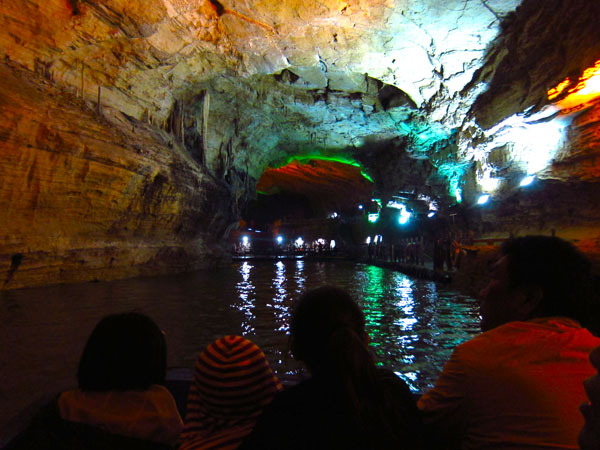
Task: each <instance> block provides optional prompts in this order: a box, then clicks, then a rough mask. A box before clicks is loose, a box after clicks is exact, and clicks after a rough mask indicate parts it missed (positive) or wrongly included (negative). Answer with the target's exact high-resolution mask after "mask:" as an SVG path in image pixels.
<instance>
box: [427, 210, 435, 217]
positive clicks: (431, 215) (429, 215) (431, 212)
mask: <svg viewBox="0 0 600 450" xmlns="http://www.w3.org/2000/svg"><path fill="white" fill-rule="evenodd" d="M433 216H435V212H434V211H429V214H427V217H430V218H431V217H433Z"/></svg>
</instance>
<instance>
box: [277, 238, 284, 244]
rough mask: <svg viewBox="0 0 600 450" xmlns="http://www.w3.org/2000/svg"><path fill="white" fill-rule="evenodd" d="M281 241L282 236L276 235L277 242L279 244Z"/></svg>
mask: <svg viewBox="0 0 600 450" xmlns="http://www.w3.org/2000/svg"><path fill="white" fill-rule="evenodd" d="M282 242H283V236H277V243H278V244H281V243H282Z"/></svg>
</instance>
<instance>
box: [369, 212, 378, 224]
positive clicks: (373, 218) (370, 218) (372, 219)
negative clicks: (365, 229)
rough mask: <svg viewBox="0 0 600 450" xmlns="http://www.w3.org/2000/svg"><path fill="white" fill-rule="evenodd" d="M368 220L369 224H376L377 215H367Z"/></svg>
mask: <svg viewBox="0 0 600 450" xmlns="http://www.w3.org/2000/svg"><path fill="white" fill-rule="evenodd" d="M368 219H369V222H371V223H375V222H377V221H378V220H379V213H372V214H369V217H368Z"/></svg>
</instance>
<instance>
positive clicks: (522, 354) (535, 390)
mask: <svg viewBox="0 0 600 450" xmlns="http://www.w3.org/2000/svg"><path fill="white" fill-rule="evenodd" d="M492 269H493V270H492V276H491V280H490V282H489V284H488V285H487V287H486V288H484V289H483V290H482V292H481V294H480V297H481V298H480V299H479V303H480V309H481V329H482V331H483V333H482V334H480V335H479V336H477V337H475V338H473V339H471V340H470V341H468V342H466V343H464V344H462V345H459V346H458V347H457V348H456V349H455V350H454V353H453V354H452V356H451V358H450V360H449V361H448V362H447V363H446V365H445V366H444V369H443V371H442V373H441V375H440V377H439V379H438V380H437V382H436V384H435V386H434V388H433V389H431V390H429V391H428V392H426V393H425V394H424V395H423V396H422V397H421V398H420V399H419V401H418V407H419V409H420V410H421V411H422V414H423V418H424V419H423V420H424V422H425V426H426V433H427V434H426V435H427V436H428V437H429V438H433V437H435V438H436V440H433V439H432V442H431V443H430V444H431V446H432V448H436V449H442V448H462V449H474V448H478V449H486V448H503V449H507V448H518V449H529V448H531V449H533V448H577V435H578V433H579V430H580V429H581V426H582V425H583V421H582V419H581V417H580V416H579V415H578V414H576V413H574V411H576V408H577V406H578V405H579V404H580V403H581V402H582V401H583V400H584V398H585V393H584V391H583V387H582V381H583V380H584V379H585V378H586V377H588V376H590V375H591V374H592V373H593V368H592V366H591V365H590V363H589V362H588V354H589V352H590V351H591V350H592V349H593V348H594V347H596V346H597V345H598V344H600V339H598V338H597V337H594V336H593V335H592V334H591V333H590V331H588V329H586V328H584V327H588V328H590V329H593V330H594V331H596V330H597V320H598V314H597V310H598V306H597V302H595V301H594V300H593V299H594V298H595V296H594V295H592V294H593V293H592V292H590V291H591V289H590V287H591V280H592V274H591V266H590V263H589V261H588V260H587V259H586V258H585V257H584V256H583V255H581V254H580V253H579V251H577V250H576V249H575V247H573V246H572V245H571V244H569V243H568V242H566V241H564V240H562V239H559V238H556V237H549V236H526V237H519V238H515V239H512V240H509V241H506V242H505V243H504V244H503V246H502V247H501V249H500V252H499V255H498V258H497V260H496V261H495V263H494V265H493V266H492ZM428 431H430V432H428Z"/></svg>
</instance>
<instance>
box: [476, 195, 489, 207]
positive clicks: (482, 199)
mask: <svg viewBox="0 0 600 450" xmlns="http://www.w3.org/2000/svg"><path fill="white" fill-rule="evenodd" d="M489 199H490V196H489V194H483V195H482V196H480V197H479V199H478V200H477V204H478V205H484V204H486V203H487V202H488V200H489Z"/></svg>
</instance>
